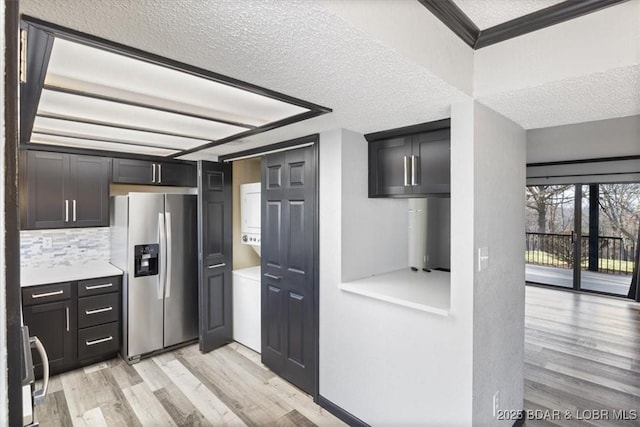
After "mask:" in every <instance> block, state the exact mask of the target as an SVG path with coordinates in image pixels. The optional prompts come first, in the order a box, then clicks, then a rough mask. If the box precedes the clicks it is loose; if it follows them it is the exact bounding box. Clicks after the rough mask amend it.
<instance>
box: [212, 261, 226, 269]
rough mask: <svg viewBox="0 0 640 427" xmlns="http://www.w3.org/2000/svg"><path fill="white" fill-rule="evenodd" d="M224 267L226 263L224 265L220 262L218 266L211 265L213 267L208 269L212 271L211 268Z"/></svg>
mask: <svg viewBox="0 0 640 427" xmlns="http://www.w3.org/2000/svg"><path fill="white" fill-rule="evenodd" d="M225 265H227V264H226V263H224V262H221V263H220V264H213V265H210V266H209V267H208V268H209V269H210V270H211V269H213V268H220V267H224V266H225Z"/></svg>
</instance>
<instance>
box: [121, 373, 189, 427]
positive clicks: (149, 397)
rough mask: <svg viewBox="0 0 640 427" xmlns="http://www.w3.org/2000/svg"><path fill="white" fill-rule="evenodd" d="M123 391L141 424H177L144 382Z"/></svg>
mask: <svg viewBox="0 0 640 427" xmlns="http://www.w3.org/2000/svg"><path fill="white" fill-rule="evenodd" d="M123 393H124V396H125V398H126V399H127V401H128V402H129V405H131V408H132V409H133V412H135V414H136V417H138V420H139V421H140V423H141V424H142V425H143V426H175V425H177V424H176V423H175V422H174V421H173V418H171V416H170V415H169V413H168V412H167V411H166V410H165V408H164V406H162V404H161V403H160V402H159V401H158V399H157V398H156V396H155V395H154V394H153V393H152V392H151V390H149V387H147V386H146V384H144V383H141V384H136V385H133V386H131V387H129V388H126V389H124V390H123Z"/></svg>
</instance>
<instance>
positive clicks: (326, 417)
mask: <svg viewBox="0 0 640 427" xmlns="http://www.w3.org/2000/svg"><path fill="white" fill-rule="evenodd" d="M269 384H270V385H271V386H272V390H273V392H274V393H275V395H276V396H278V398H279V399H282V400H283V401H284V402H285V403H287V404H288V405H290V406H291V407H294V408H296V410H297V411H298V412H300V413H301V414H302V415H304V416H305V417H306V418H308V419H309V420H311V421H312V422H313V423H315V424H317V425H319V426H325V425H345V424H344V423H342V422H341V421H340V420H338V419H337V418H335V417H334V416H333V415H331V414H330V413H329V412H327V411H326V410H325V409H323V408H321V407H320V406H318V405H316V404H315V403H313V400H312V399H311V397H310V396H308V395H307V394H306V393H304V392H303V391H301V390H299V389H298V388H296V387H294V386H292V385H291V384H289V383H288V382H286V381H285V380H283V379H282V378H280V377H278V376H275V377H273V378H271V379H270V380H269Z"/></svg>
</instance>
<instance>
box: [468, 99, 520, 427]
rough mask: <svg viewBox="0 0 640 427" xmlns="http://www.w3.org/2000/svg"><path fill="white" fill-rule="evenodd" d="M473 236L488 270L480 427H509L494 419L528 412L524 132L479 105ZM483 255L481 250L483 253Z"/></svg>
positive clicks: (479, 341) (481, 276)
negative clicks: (496, 409)
mask: <svg viewBox="0 0 640 427" xmlns="http://www.w3.org/2000/svg"><path fill="white" fill-rule="evenodd" d="M474 104H475V105H474V115H473V123H474V141H473V151H474V155H473V156H474V173H473V176H474V178H473V181H474V184H473V186H474V190H473V193H474V200H475V203H474V215H473V216H474V221H475V223H474V232H473V236H474V239H475V245H476V248H482V247H486V248H488V251H489V252H488V254H489V264H488V266H487V268H486V269H483V271H480V272H479V271H478V270H477V269H476V270H474V271H475V273H474V274H475V281H474V282H475V283H474V291H473V425H474V426H493V425H495V426H498V425H502V426H510V425H512V424H513V420H502V421H499V420H497V419H496V418H495V417H494V414H493V395H494V393H495V392H496V391H499V392H500V398H499V399H500V408H501V409H513V410H521V409H522V408H523V377H524V370H523V369H524V286H525V278H524V259H523V255H522V254H523V253H524V240H523V238H522V236H524V204H523V202H522V200H523V193H524V186H525V141H526V136H525V130H524V129H523V128H522V127H520V126H518V125H517V124H515V123H514V122H512V121H510V120H508V119H506V118H505V117H503V116H501V115H499V114H498V113H496V112H495V111H493V110H491V109H489V108H487V107H485V106H484V105H482V104H479V103H477V102H476V103H474ZM476 250H477V249H476Z"/></svg>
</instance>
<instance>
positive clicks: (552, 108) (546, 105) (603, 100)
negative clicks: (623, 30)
mask: <svg viewBox="0 0 640 427" xmlns="http://www.w3.org/2000/svg"><path fill="white" fill-rule="evenodd" d="M478 100H479V101H480V102H482V103H483V104H485V105H487V106H488V107H490V108H492V109H494V110H496V111H497V112H499V113H501V114H503V115H505V116H507V117H509V118H510V119H511V120H513V121H515V122H516V123H518V124H519V125H520V126H522V127H524V128H525V129H536V128H543V127H549V126H558V125H564V124H570V123H579V122H588V121H593V120H603V119H610V118H614V117H626V116H631V115H637V114H640V65H636V66H630V67H623V68H618V69H615V70H609V71H607V72H602V73H594V74H590V75H587V76H582V77H576V78H569V79H563V80H559V81H555V82H552V83H547V84H544V85H541V86H537V87H533V88H526V89H521V90H515V91H510V92H502V93H495V94H492V95H487V96H481V97H479V98H478Z"/></svg>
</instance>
